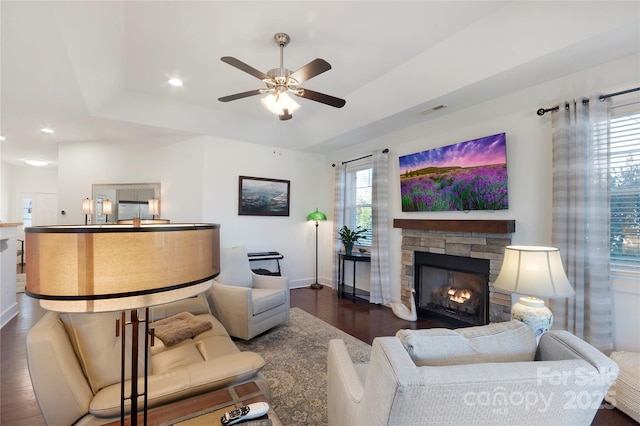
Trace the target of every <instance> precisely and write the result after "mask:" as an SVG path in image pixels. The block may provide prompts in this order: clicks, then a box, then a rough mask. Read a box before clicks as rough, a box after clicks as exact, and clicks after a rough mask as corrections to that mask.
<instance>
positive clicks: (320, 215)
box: [307, 209, 327, 290]
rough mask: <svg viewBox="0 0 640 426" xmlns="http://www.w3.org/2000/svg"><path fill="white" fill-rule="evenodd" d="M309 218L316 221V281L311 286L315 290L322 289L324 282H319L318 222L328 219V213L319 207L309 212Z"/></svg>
mask: <svg viewBox="0 0 640 426" xmlns="http://www.w3.org/2000/svg"><path fill="white" fill-rule="evenodd" d="M307 220H315V221H316V281H315V282H314V283H313V284H311V285H310V286H309V288H312V289H314V290H322V287H323V286H322V284H320V283H319V282H318V222H319V221H321V220H327V215H325V214H324V213H322V212H319V211H318V209H316V210H315V211H313V212H311V213H309V214H308V215H307Z"/></svg>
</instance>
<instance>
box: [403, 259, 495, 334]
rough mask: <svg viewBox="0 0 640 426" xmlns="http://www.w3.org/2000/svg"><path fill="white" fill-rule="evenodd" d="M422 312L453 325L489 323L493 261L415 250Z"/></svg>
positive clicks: (419, 309)
mask: <svg viewBox="0 0 640 426" xmlns="http://www.w3.org/2000/svg"><path fill="white" fill-rule="evenodd" d="M414 256H415V269H416V270H415V274H414V277H415V280H416V282H415V289H416V305H417V311H418V315H420V316H423V317H426V318H432V319H434V320H439V321H441V322H444V323H446V324H450V325H452V326H468V325H484V324H487V323H488V304H489V300H488V299H489V297H488V293H489V291H488V286H489V261H488V260H485V259H476V258H469V257H462V256H451V255H443V254H436V253H425V252H415V253H414Z"/></svg>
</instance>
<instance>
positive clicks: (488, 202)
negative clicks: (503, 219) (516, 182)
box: [399, 133, 509, 212]
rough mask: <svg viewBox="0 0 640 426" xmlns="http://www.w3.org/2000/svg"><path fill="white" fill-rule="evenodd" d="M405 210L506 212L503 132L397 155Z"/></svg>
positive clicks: (505, 162) (505, 159)
mask: <svg viewBox="0 0 640 426" xmlns="http://www.w3.org/2000/svg"><path fill="white" fill-rule="evenodd" d="M399 163H400V164H399V166H400V192H401V197H402V211H403V212H422V211H454V210H458V211H468V210H504V209H507V208H509V200H508V196H507V195H508V194H507V149H506V136H505V134H504V133H498V134H496V135H491V136H485V137H483V138H478V139H473V140H470V141H466V142H460V143H457V144H454V145H448V146H443V147H440V148H435V149H430V150H427V151H422V152H417V153H415V154H411V155H405V156H401V157H399Z"/></svg>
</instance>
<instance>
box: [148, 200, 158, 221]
mask: <svg viewBox="0 0 640 426" xmlns="http://www.w3.org/2000/svg"><path fill="white" fill-rule="evenodd" d="M147 203H148V204H149V214H150V215H151V218H152V219H155V218H156V216H157V215H159V214H160V200H158V199H157V198H152V199H150V200H149V201H148V202H147Z"/></svg>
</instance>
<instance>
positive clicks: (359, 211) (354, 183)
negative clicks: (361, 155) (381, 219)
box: [344, 162, 373, 247]
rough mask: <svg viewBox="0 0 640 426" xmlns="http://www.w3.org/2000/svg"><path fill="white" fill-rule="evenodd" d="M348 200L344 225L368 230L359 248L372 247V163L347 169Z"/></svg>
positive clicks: (351, 166)
mask: <svg viewBox="0 0 640 426" xmlns="http://www.w3.org/2000/svg"><path fill="white" fill-rule="evenodd" d="M346 180H347V182H346V193H345V196H346V200H345V212H344V223H345V225H346V226H348V227H349V228H351V229H356V228H358V227H360V228H364V229H366V230H367V232H366V233H364V234H363V235H364V236H366V239H364V240H360V241H358V245H359V246H368V247H370V246H371V238H372V235H373V234H372V221H371V213H372V209H371V203H372V185H373V168H372V167H371V163H370V162H367V163H360V164H354V165H350V167H347V176H346Z"/></svg>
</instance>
